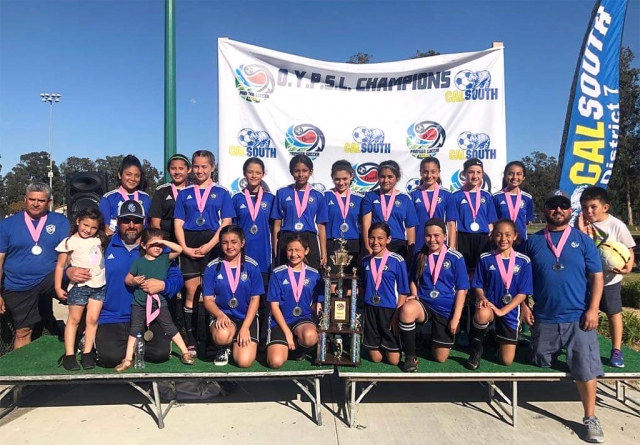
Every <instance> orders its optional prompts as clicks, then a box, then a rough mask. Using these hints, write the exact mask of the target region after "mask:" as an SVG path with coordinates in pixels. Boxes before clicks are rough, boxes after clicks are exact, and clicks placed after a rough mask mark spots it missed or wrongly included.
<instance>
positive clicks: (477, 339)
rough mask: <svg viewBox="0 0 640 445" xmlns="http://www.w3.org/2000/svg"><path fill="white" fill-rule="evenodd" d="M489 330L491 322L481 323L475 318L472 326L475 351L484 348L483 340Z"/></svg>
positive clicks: (472, 342)
mask: <svg viewBox="0 0 640 445" xmlns="http://www.w3.org/2000/svg"><path fill="white" fill-rule="evenodd" d="M488 330H489V323H487V324H479V323H478V322H477V321H476V320H475V319H474V320H473V326H472V327H471V348H472V349H473V350H474V351H481V350H482V342H483V341H484V337H485V335H487V331H488Z"/></svg>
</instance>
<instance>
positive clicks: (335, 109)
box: [218, 38, 507, 193]
mask: <svg viewBox="0 0 640 445" xmlns="http://www.w3.org/2000/svg"><path fill="white" fill-rule="evenodd" d="M503 50H504V48H502V47H499V48H492V49H488V50H485V51H479V52H471V53H461V54H448V55H439V56H433V57H425V58H420V59H412V60H404V61H400V62H389V63H374V64H362V65H357V64H348V63H334V62H324V61H321V60H313V59H308V58H305V57H300V56H295V55H292V54H286V53H281V52H278V51H273V50H270V49H265V48H261V47H258V46H253V45H247V44H245V43H240V42H234V41H232V40H229V39H225V38H222V39H219V40H218V79H219V88H218V91H219V125H220V127H219V131H218V134H219V141H218V143H219V145H218V147H219V157H220V162H219V167H220V171H219V179H220V183H221V184H222V185H224V186H225V187H227V188H229V189H230V190H231V191H232V193H233V192H237V191H238V190H240V189H241V188H242V187H243V185H244V182H243V176H242V165H243V163H244V161H245V160H246V159H247V158H248V157H251V156H256V157H259V158H260V159H262V160H263V161H264V163H265V166H266V172H267V175H266V176H265V182H266V185H267V186H268V187H269V189H271V190H272V191H275V190H277V189H278V188H279V187H282V186H285V185H287V184H290V183H291V182H292V179H291V175H290V174H289V160H290V159H291V157H292V156H294V155H296V154H306V155H308V156H309V157H311V159H313V161H314V175H313V177H312V179H311V180H310V182H312V183H313V184H314V186H315V187H316V188H317V189H319V190H321V191H322V190H324V189H330V188H331V187H332V186H333V184H332V181H331V177H330V171H331V164H332V163H333V162H335V161H336V160H338V159H346V160H348V161H349V162H351V164H353V166H354V169H355V171H356V177H355V179H354V182H353V184H352V189H353V190H359V191H366V190H370V189H373V188H376V187H377V171H376V169H377V166H378V164H379V163H380V162H382V161H384V160H387V159H393V160H395V161H397V162H398V163H399V164H400V166H401V169H402V178H401V180H400V181H399V182H398V186H397V187H398V188H399V189H401V190H407V191H410V190H412V189H413V188H415V187H416V186H417V185H418V180H419V176H420V175H419V167H420V160H421V159H423V158H425V157H427V156H435V157H437V158H438V159H439V160H440V163H441V167H442V173H441V178H442V182H443V186H444V187H447V188H449V189H450V190H455V189H458V188H460V184H461V181H462V179H463V178H461V172H460V170H461V169H462V164H463V163H464V161H465V160H466V159H469V158H472V157H477V158H479V159H481V160H482V161H483V162H484V170H485V184H484V186H483V187H484V188H485V189H486V190H489V191H491V192H493V191H496V190H498V189H500V188H501V185H502V184H501V182H502V171H503V169H504V166H505V164H506V162H507V155H506V154H507V141H506V123H505V99H504V51H503Z"/></svg>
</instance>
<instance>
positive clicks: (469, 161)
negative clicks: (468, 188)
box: [462, 158, 484, 171]
mask: <svg viewBox="0 0 640 445" xmlns="http://www.w3.org/2000/svg"><path fill="white" fill-rule="evenodd" d="M474 165H477V166H479V167H482V168H483V169H484V164H482V161H481V160H480V159H478V158H471V159H467V161H466V162H465V163H464V164H463V166H462V170H463V171H465V170H467V169H468V168H469V167H473V166H474Z"/></svg>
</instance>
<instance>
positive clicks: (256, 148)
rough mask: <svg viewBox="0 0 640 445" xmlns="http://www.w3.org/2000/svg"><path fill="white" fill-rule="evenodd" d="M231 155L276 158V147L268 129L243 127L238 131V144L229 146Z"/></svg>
mask: <svg viewBox="0 0 640 445" xmlns="http://www.w3.org/2000/svg"><path fill="white" fill-rule="evenodd" d="M229 154H230V155H231V156H248V157H256V158H275V157H276V148H275V147H273V144H272V143H271V136H269V133H267V132H266V131H261V130H253V129H251V128H243V129H242V130H240V131H239V132H238V145H232V146H231V147H229Z"/></svg>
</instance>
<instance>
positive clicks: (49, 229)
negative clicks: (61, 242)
mask: <svg viewBox="0 0 640 445" xmlns="http://www.w3.org/2000/svg"><path fill="white" fill-rule="evenodd" d="M45 230H46V231H47V233H48V234H49V235H53V234H54V233H55V232H56V226H54V225H53V224H49V225H47V227H45Z"/></svg>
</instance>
